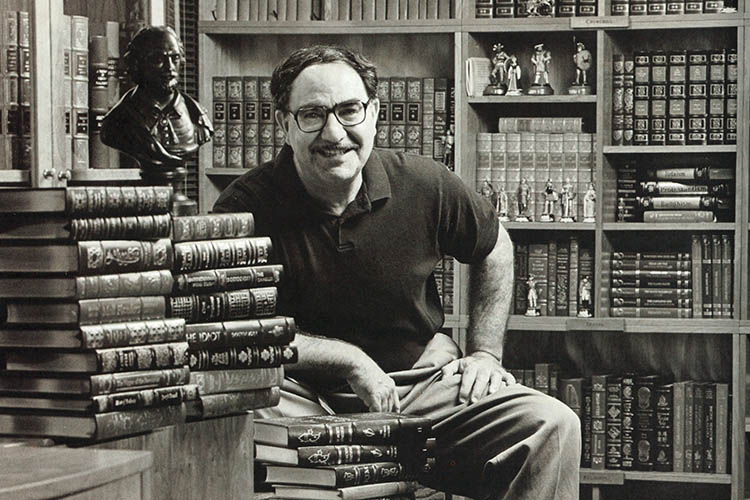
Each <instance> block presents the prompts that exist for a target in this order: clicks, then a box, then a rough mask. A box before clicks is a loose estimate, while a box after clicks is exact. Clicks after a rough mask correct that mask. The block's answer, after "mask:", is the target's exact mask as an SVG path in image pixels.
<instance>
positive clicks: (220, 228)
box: [172, 212, 255, 242]
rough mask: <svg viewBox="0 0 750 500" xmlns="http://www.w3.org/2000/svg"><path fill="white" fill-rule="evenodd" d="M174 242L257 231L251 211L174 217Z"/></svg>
mask: <svg viewBox="0 0 750 500" xmlns="http://www.w3.org/2000/svg"><path fill="white" fill-rule="evenodd" d="M172 225H173V229H172V231H173V235H172V241H173V242H182V241H194V240H208V239H211V240H216V239H223V238H244V237H247V236H252V235H253V233H254V231H255V219H254V218H253V214H252V213H250V212H237V213H229V214H201V215H184V216H178V217H172Z"/></svg>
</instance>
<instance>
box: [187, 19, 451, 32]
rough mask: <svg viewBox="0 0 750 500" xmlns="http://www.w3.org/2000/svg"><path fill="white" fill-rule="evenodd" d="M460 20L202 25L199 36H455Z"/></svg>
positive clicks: (209, 22)
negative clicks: (421, 34) (429, 34)
mask: <svg viewBox="0 0 750 500" xmlns="http://www.w3.org/2000/svg"><path fill="white" fill-rule="evenodd" d="M460 27H461V22H460V21H459V20H457V19H439V20H438V19H433V20H431V19H424V20H413V21H278V22H263V23H261V22H250V21H200V22H199V23H198V32H199V33H205V34H207V35H335V34H342V35H353V34H360V35H361V34H381V35H382V34H413V33H454V32H455V31H456V30H459V29H460Z"/></svg>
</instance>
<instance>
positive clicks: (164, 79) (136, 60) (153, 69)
mask: <svg viewBox="0 0 750 500" xmlns="http://www.w3.org/2000/svg"><path fill="white" fill-rule="evenodd" d="M123 59H124V61H125V64H126V66H127V69H128V73H129V75H130V77H131V79H132V80H133V82H134V83H135V84H136V86H135V87H133V88H132V89H130V90H129V91H127V92H126V93H125V95H123V96H122V99H120V101H119V102H118V103H117V104H115V105H114V106H113V107H112V109H111V110H110V111H109V113H107V114H106V115H105V116H104V119H103V121H102V128H101V138H102V142H103V143H104V144H106V145H108V146H110V147H113V148H115V149H118V150H120V151H122V152H123V153H126V154H128V155H130V156H132V157H133V158H135V159H136V160H137V161H138V163H139V165H140V168H141V177H142V178H143V179H144V180H145V181H147V182H152V183H154V184H165V183H171V184H172V185H176V184H178V183H179V182H180V181H181V180H182V179H184V178H185V175H186V173H187V171H186V170H185V166H184V163H185V160H186V159H187V158H188V157H190V156H192V155H194V154H195V153H197V151H198V148H199V147H200V146H201V145H202V144H205V143H206V142H208V141H209V140H210V139H211V136H212V135H213V126H212V125H211V121H210V120H209V118H208V113H207V112H206V110H205V109H204V108H203V107H202V106H201V105H200V104H199V103H198V101H196V100H195V99H193V98H192V97H190V96H189V95H187V94H185V93H183V92H181V91H180V90H179V89H178V88H177V84H178V81H177V79H178V77H179V74H180V68H181V67H182V65H183V63H184V61H185V51H184V48H183V46H182V43H181V42H180V39H179V37H178V36H177V34H176V33H175V32H174V30H173V29H172V28H169V27H166V26H147V27H145V28H142V29H140V30H139V31H138V32H137V33H136V34H135V36H134V37H133V39H132V40H131V41H130V43H129V44H128V47H127V50H126V52H125V54H124V55H123ZM175 187H176V186H175ZM175 192H177V190H175ZM173 210H174V211H175V212H177V213H182V214H189V213H195V212H196V205H195V202H192V201H191V200H189V199H187V197H185V196H184V195H181V194H176V195H175V198H174V201H173Z"/></svg>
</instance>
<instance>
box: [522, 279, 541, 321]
mask: <svg viewBox="0 0 750 500" xmlns="http://www.w3.org/2000/svg"><path fill="white" fill-rule="evenodd" d="M526 287H527V288H528V291H527V295H526V302H527V304H526V313H524V314H525V315H526V316H539V315H540V314H541V313H540V312H539V306H538V304H537V300H538V295H537V291H536V280H535V279H534V277H533V276H529V277H528V278H527V279H526Z"/></svg>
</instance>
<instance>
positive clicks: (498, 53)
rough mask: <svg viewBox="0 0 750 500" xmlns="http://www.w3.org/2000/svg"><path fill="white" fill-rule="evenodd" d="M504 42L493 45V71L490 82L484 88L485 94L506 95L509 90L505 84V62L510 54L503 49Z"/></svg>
mask: <svg viewBox="0 0 750 500" xmlns="http://www.w3.org/2000/svg"><path fill="white" fill-rule="evenodd" d="M503 47H504V46H503V44H502V43H496V44H495V45H493V46H492V53H493V55H492V71H491V72H490V84H489V85H487V87H486V88H485V89H484V95H504V94H505V92H506V91H507V90H508V86H507V85H506V84H505V63H506V62H507V61H508V57H509V56H508V54H507V53H506V52H505V51H504V50H503Z"/></svg>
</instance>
